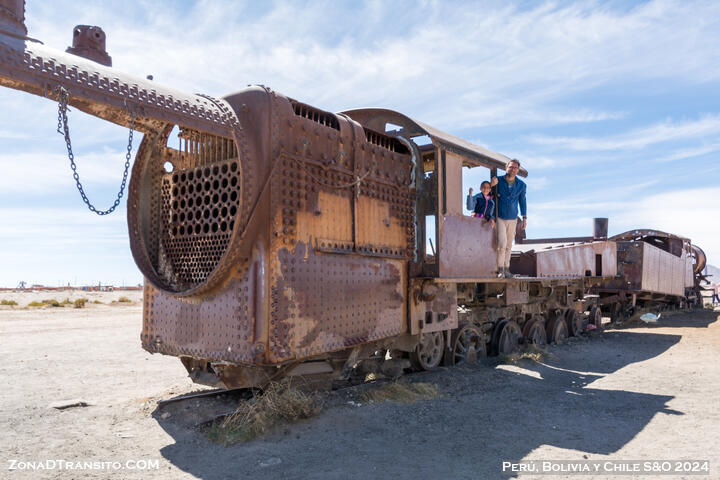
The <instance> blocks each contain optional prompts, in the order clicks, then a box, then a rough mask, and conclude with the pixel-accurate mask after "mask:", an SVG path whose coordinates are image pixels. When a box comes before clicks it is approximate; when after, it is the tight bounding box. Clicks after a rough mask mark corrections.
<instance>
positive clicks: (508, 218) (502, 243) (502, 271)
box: [491, 160, 527, 278]
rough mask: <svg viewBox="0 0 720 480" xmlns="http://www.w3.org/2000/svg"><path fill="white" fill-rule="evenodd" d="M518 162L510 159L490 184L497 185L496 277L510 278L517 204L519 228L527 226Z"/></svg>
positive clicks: (522, 185)
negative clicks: (503, 173) (501, 174)
mask: <svg viewBox="0 0 720 480" xmlns="http://www.w3.org/2000/svg"><path fill="white" fill-rule="evenodd" d="M519 171H520V162H519V161H517V160H510V161H509V162H507V164H505V175H503V176H502V177H500V178H497V177H493V178H492V182H491V184H492V186H495V185H497V209H498V212H497V213H498V214H497V222H498V250H497V251H498V259H497V265H498V277H504V278H511V277H512V276H513V274H512V273H510V254H511V253H512V247H513V241H514V240H515V229H516V228H517V221H518V205H519V206H520V214H521V215H522V222H521V223H520V228H521V229H523V230H524V229H525V227H526V226H527V202H526V199H525V191H526V188H527V187H526V185H525V182H523V181H522V180H520V179H519V178H518V177H517V174H518V172H519Z"/></svg>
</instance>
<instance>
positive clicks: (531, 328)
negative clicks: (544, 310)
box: [523, 317, 547, 347]
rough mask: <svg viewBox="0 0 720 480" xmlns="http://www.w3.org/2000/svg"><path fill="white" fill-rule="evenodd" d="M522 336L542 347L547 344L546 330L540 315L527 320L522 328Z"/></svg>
mask: <svg viewBox="0 0 720 480" xmlns="http://www.w3.org/2000/svg"><path fill="white" fill-rule="evenodd" d="M523 336H524V337H525V338H526V339H527V340H528V342H530V343H532V344H533V345H536V346H538V347H542V346H545V345H547V332H546V331H545V321H544V319H543V318H542V317H535V318H533V319H531V320H529V321H528V322H527V323H526V324H525V327H524V328H523Z"/></svg>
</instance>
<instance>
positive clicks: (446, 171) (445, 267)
mask: <svg viewBox="0 0 720 480" xmlns="http://www.w3.org/2000/svg"><path fill="white" fill-rule="evenodd" d="M345 113H346V114H347V115H348V116H350V117H351V118H353V120H356V121H357V122H359V123H360V124H362V125H363V126H364V127H367V128H371V129H373V130H375V131H382V132H386V135H388V136H392V137H396V138H398V139H399V140H401V141H403V143H406V144H408V145H410V147H411V151H412V152H413V158H414V162H415V189H416V236H415V240H416V256H415V259H414V260H415V261H414V262H411V270H410V276H411V277H424V278H445V279H450V278H476V277H492V276H494V273H495V270H496V266H497V253H496V251H495V245H494V242H495V240H494V234H493V230H492V228H491V227H490V225H489V224H487V223H485V222H480V221H478V219H476V218H471V217H467V216H465V215H463V200H464V199H463V190H462V168H463V167H467V168H476V167H482V168H487V169H489V170H490V171H489V172H488V173H489V175H488V176H490V175H496V172H497V169H504V167H505V164H506V163H507V162H508V161H510V158H509V157H506V156H505V155H502V154H500V153H497V152H493V151H490V150H487V149H485V148H482V147H479V146H477V145H474V144H472V143H470V142H468V141H466V140H463V139H461V138H458V137H455V136H453V135H450V134H448V133H446V132H443V131H441V130H438V129H436V128H434V127H431V126H430V125H426V124H424V123H422V122H419V121H417V120H413V119H411V118H409V117H407V116H405V115H403V114H401V113H398V112H394V111H391V110H384V109H361V110H350V111H347V112H345ZM520 175H521V176H523V177H525V176H527V171H526V170H525V169H521V171H520Z"/></svg>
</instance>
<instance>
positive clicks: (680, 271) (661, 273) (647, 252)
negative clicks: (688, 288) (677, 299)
mask: <svg viewBox="0 0 720 480" xmlns="http://www.w3.org/2000/svg"><path fill="white" fill-rule="evenodd" d="M641 244H642V250H643V263H642V267H643V273H642V284H641V286H640V289H641V290H646V291H648V292H652V293H664V294H668V295H678V296H682V295H684V294H685V285H684V282H685V281H686V278H685V277H686V275H687V271H688V270H687V269H688V267H687V258H686V257H685V254H683V256H681V257H678V256H676V255H673V254H672V253H669V252H666V251H665V250H662V249H660V248H658V247H655V246H653V245H650V244H649V243H646V242H641ZM690 268H691V267H690Z"/></svg>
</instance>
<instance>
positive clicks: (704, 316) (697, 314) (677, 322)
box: [618, 309, 720, 330]
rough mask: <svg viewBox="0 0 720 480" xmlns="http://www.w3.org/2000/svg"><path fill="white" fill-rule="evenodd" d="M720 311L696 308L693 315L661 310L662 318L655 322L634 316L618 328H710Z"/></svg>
mask: <svg viewBox="0 0 720 480" xmlns="http://www.w3.org/2000/svg"><path fill="white" fill-rule="evenodd" d="M719 317H720V312H715V311H713V310H708V309H704V310H695V311H694V312H693V313H692V315H688V314H685V313H679V312H672V311H671V312H661V313H660V319H659V320H658V321H657V322H655V323H645V322H643V321H642V320H640V319H639V318H634V319H633V320H632V321H630V322H627V323H625V324H623V325H622V326H620V327H619V328H618V330H624V329H627V328H637V327H647V328H673V327H674V328H708V327H709V326H710V325H711V324H713V323H715V322H717V320H718V318H719Z"/></svg>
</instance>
